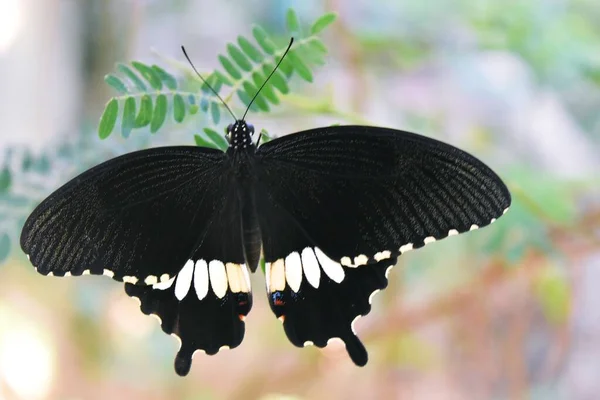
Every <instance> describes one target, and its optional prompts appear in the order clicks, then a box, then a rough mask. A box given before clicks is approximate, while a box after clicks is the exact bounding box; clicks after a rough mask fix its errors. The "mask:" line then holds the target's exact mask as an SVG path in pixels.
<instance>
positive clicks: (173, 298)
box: [20, 42, 511, 376]
mask: <svg viewBox="0 0 600 400" xmlns="http://www.w3.org/2000/svg"><path fill="white" fill-rule="evenodd" d="M291 44H292V42H290V46H291ZM288 50H289V47H288ZM184 53H185V50H184ZM186 57H187V54H186ZM282 59H283V57H282ZM188 60H189V57H188ZM280 61H281V60H280ZM192 67H193V64H192ZM276 68H277V67H276ZM194 69H195V68H194ZM267 79H268V78H267ZM215 94H216V92H215ZM217 96H218V94H217ZM225 106H227V105H226V104H225ZM247 111H248V110H246V112H247ZM245 116H246V114H244V117H242V118H241V119H235V116H234V119H235V122H234V123H232V124H230V125H229V126H228V127H227V135H226V138H227V140H228V143H229V147H228V148H227V150H226V151H225V152H223V151H221V150H217V149H211V148H204V147H196V146H173V147H158V148H151V149H147V150H141V151H136V152H133V153H128V154H125V155H123V156H120V157H117V158H114V159H111V160H108V161H106V162H104V163H102V164H100V165H97V166H96V167H93V168H91V169H90V170H88V171H86V172H84V173H82V174H81V175H79V176H77V177H76V178H74V179H73V180H71V181H70V182H68V183H66V184H65V185H64V186H62V187H61V188H59V189H58V190H56V191H55V192H54V193H52V194H51V195H50V196H48V198H46V199H45V200H44V201H43V202H42V203H41V204H40V205H39V206H38V207H37V208H36V209H35V210H34V211H33V212H32V214H31V215H30V216H29V218H28V219H27V221H26V223H25V225H24V227H23V230H22V234H21V240H20V243H21V248H22V249H23V251H24V252H25V253H26V254H27V255H28V257H29V260H30V261H31V263H32V264H33V265H34V266H35V268H36V270H37V271H38V272H39V273H41V274H43V275H52V276H79V275H86V274H92V275H105V276H108V277H110V278H112V279H114V280H116V281H119V282H124V283H125V292H126V293H127V294H128V295H129V296H131V297H134V298H137V299H139V301H140V308H141V311H142V312H143V313H144V314H154V315H156V316H158V317H159V319H160V321H161V327H162V330H163V331H164V332H166V333H167V334H172V335H175V336H176V337H178V338H179V339H180V342H181V345H180V349H179V351H178V353H177V355H176V357H175V371H176V373H177V374H179V375H182V376H184V375H186V374H187V373H188V372H189V370H190V368H191V364H192V357H193V355H194V353H195V352H196V351H203V352H205V353H206V354H209V355H211V354H215V353H217V352H218V351H219V350H220V349H222V348H234V347H236V346H238V345H240V343H241V342H242V339H243V336H244V331H245V323H244V320H245V318H246V316H247V315H248V313H249V312H250V310H251V308H252V301H253V300H252V291H251V282H250V274H251V273H254V272H256V270H257V268H258V265H259V261H260V259H261V257H263V258H264V261H265V271H264V273H265V280H266V291H267V296H268V301H269V304H270V307H271V310H272V311H273V313H274V314H275V316H276V317H277V318H278V319H279V320H280V321H281V322H282V323H283V328H284V330H285V333H286V335H287V337H288V338H289V340H290V341H291V342H292V344H294V345H295V346H298V347H303V346H306V345H310V344H314V345H316V346H317V347H324V346H326V345H327V344H328V342H329V341H330V340H331V339H332V338H339V339H341V340H342V341H343V342H344V344H345V347H346V350H347V352H348V354H349V356H350V358H351V359H352V361H353V362H354V363H355V364H357V365H360V366H362V365H365V364H366V363H367V359H368V356H367V351H366V349H365V347H364V345H363V344H362V342H361V341H360V340H359V338H358V336H357V335H356V333H355V330H354V327H353V325H354V322H355V321H356V320H357V318H359V317H361V316H364V315H366V314H367V313H369V311H370V309H371V300H372V297H373V295H374V294H375V293H376V292H378V291H380V290H383V289H384V288H385V287H386V286H387V284H388V273H389V271H390V269H391V268H392V267H393V266H394V265H395V264H396V263H397V260H398V257H399V256H400V255H401V254H404V253H406V252H407V251H409V250H412V249H417V248H420V247H422V246H424V245H426V244H428V243H432V242H435V241H438V240H440V239H443V238H445V237H448V236H453V235H457V234H460V233H464V232H468V231H472V230H475V229H478V228H481V227H484V226H486V225H489V224H491V223H493V222H494V221H496V219H498V218H499V217H500V216H502V215H503V213H505V212H506V210H507V209H508V207H509V205H510V202H511V197H510V193H509V191H508V189H507V187H506V186H505V184H504V183H503V182H502V180H501V179H500V178H499V177H498V176H497V175H496V174H495V173H494V172H493V171H492V170H491V169H490V168H489V167H487V166H486V165H485V164H483V163H482V162H481V161H479V160H478V159H476V158H475V157H473V156H472V155H470V154H468V153H466V152H464V151H462V150H459V149H457V148H456V147H453V146H451V145H449V144H445V143H442V142H440V141H437V140H434V139H430V138H427V137H424V136H421V135H418V134H415V133H410V132H405V131H399V130H394V129H387V128H380V127H373V126H330V127H323V128H317V129H312V130H307V131H303V132H298V133H294V134H290V135H287V136H283V137H280V138H277V139H274V140H271V141H269V142H267V143H264V144H261V145H257V143H259V141H260V138H259V140H255V139H254V134H255V129H254V127H253V126H252V125H251V124H249V123H247V122H246V121H245Z"/></svg>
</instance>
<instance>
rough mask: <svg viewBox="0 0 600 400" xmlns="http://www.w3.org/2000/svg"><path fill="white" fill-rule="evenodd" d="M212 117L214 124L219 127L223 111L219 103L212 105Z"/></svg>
mask: <svg viewBox="0 0 600 400" xmlns="http://www.w3.org/2000/svg"><path fill="white" fill-rule="evenodd" d="M210 116H211V118H212V120H213V123H214V124H215V125H218V124H219V121H220V120H221V110H219V103H216V102H214V101H213V102H212V103H210Z"/></svg>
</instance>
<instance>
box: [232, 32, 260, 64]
mask: <svg viewBox="0 0 600 400" xmlns="http://www.w3.org/2000/svg"><path fill="white" fill-rule="evenodd" d="M238 44H239V45H240V48H241V49H242V51H243V52H244V53H246V55H247V56H248V57H250V59H252V61H254V62H255V63H260V62H262V60H264V58H265V57H264V56H263V53H261V52H260V50H258V49H257V48H256V47H255V46H254V45H253V44H252V43H250V42H249V41H248V39H246V38H245V37H243V36H238Z"/></svg>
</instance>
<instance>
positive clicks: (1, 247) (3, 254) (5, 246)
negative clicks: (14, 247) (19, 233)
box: [0, 233, 10, 262]
mask: <svg viewBox="0 0 600 400" xmlns="http://www.w3.org/2000/svg"><path fill="white" fill-rule="evenodd" d="M9 253H10V237H9V236H8V234H7V233H3V234H2V235H0V262H3V261H4V260H6V259H7V258H8V255H9Z"/></svg>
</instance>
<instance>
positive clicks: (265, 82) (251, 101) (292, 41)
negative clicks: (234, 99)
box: [242, 38, 294, 121]
mask: <svg viewBox="0 0 600 400" xmlns="http://www.w3.org/2000/svg"><path fill="white" fill-rule="evenodd" d="M292 43H294V38H291V39H290V44H289V45H288V47H287V49H285V52H284V53H283V55H282V56H281V59H280V60H279V62H278V63H277V65H276V66H275V68H273V71H271V73H270V74H269V76H267V79H265V81H264V82H263V84H262V86H261V87H260V88H259V89H258V91H257V92H256V94H255V95H254V97H253V98H252V100H250V103H249V104H248V108H246V112H245V113H244V116H243V117H242V121H243V120H244V119H246V114H248V110H250V106H252V103H254V100H255V99H256V98H257V97H258V94H259V93H260V91H261V90H262V89H263V88H264V87H265V85H266V84H267V82H268V81H269V79H270V78H271V77H272V76H273V74H274V73H275V71H277V68H279V64H281V62H282V61H283V59H284V58H285V55H286V54H287V53H288V51H290V48H291V47H292Z"/></svg>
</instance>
